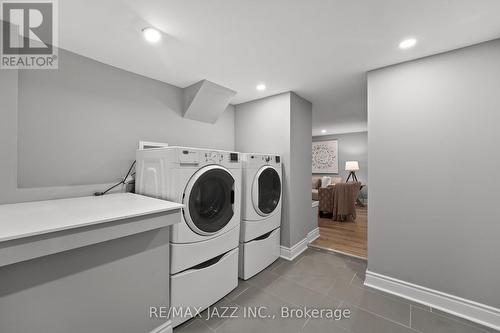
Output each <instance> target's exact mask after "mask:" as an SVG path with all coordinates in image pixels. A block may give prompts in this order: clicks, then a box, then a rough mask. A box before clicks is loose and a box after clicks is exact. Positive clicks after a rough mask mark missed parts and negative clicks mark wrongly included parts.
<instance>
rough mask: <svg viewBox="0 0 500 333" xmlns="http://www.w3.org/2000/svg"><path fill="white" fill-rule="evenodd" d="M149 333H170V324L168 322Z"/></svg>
mask: <svg viewBox="0 0 500 333" xmlns="http://www.w3.org/2000/svg"><path fill="white" fill-rule="evenodd" d="M149 333H172V322H171V321H170V320H169V321H167V322H165V323H163V324H162V325H160V326H158V327H157V328H155V329H154V330H152V331H151V332H149Z"/></svg>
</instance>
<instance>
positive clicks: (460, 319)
mask: <svg viewBox="0 0 500 333" xmlns="http://www.w3.org/2000/svg"><path fill="white" fill-rule="evenodd" d="M428 311H431V312H432V313H435V314H437V315H440V316H443V317H447V318H449V319H451V320H455V321H458V322H460V323H462V324H465V325H469V326H473V327H477V328H480V329H482V330H485V331H487V332H496V333H498V331H497V330H494V329H492V328H488V327H485V326H483V325H480V324H477V323H475V322H472V321H470V320H467V319H464V318H460V317H457V316H454V315H452V314H449V313H447V312H444V311H441V310H438V309H434V308H432V310H428Z"/></svg>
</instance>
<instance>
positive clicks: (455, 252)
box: [368, 40, 500, 308]
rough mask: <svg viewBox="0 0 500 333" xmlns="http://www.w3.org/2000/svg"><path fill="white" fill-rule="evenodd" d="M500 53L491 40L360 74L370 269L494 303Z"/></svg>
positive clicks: (499, 272)
mask: <svg viewBox="0 0 500 333" xmlns="http://www.w3.org/2000/svg"><path fill="white" fill-rule="evenodd" d="M499 59H500V40H495V41H492V42H488V43H484V44H479V45H476V46H472V47H468V48H464V49H460V50H456V51H453V52H448V53H444V54H440V55H436V56H432V57H428V58H424V59H420V60H417V61H413V62H408V63H404V64H400V65H396V66H392V67H388V68H383V69H380V70H376V71H373V72H371V73H369V75H368V154H369V160H370V165H369V173H370V188H369V196H370V206H369V218H368V220H369V221H370V227H369V228H368V256H369V257H368V269H369V270H370V271H373V272H376V273H380V274H384V275H387V276H391V277H394V278H397V279H401V280H404V281H408V282H411V283H414V284H417V285H421V286H425V287H428V288H431V289H435V290H439V291H441V292H445V293H449V294H452V295H456V296H459V297H463V298H466V299H469V300H473V301H476V302H480V303H483V304H486V305H489V306H493V307H496V308H500V288H498V280H499V277H500V265H498V262H499V253H500V242H499V235H500V223H499V221H500V210H498V184H500V173H498V172H496V171H497V170H499V169H500V154H499V148H498V144H499V142H500V131H499V130H498V129H499V124H500V112H499V110H500V94H499V92H500V60H499ZM471 175H474V176H473V177H471ZM476 176H477V177H476Z"/></svg>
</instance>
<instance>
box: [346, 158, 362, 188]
mask: <svg viewBox="0 0 500 333" xmlns="http://www.w3.org/2000/svg"><path fill="white" fill-rule="evenodd" d="M358 170H359V163H358V161H347V162H345V171H349V176H347V179H346V181H345V182H346V183H347V182H348V181H349V179H350V178H351V177H352V180H353V181H355V182H357V181H358V178H357V177H356V171H358Z"/></svg>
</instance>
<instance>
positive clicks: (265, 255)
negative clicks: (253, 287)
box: [238, 228, 281, 280]
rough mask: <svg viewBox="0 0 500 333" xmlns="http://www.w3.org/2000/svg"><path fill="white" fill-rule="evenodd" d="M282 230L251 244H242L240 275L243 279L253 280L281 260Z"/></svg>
mask: <svg viewBox="0 0 500 333" xmlns="http://www.w3.org/2000/svg"><path fill="white" fill-rule="evenodd" d="M280 230H281V228H277V229H274V230H273V231H271V232H269V233H266V234H264V235H262V236H260V237H257V238H255V239H253V240H251V241H249V242H246V243H240V263H239V269H238V275H239V277H240V278H241V279H243V280H247V279H249V278H251V277H252V276H254V275H255V274H257V273H259V272H260V271H262V270H263V269H264V268H266V267H267V266H269V265H270V264H272V263H273V262H274V261H275V260H276V259H278V258H279V256H280Z"/></svg>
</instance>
